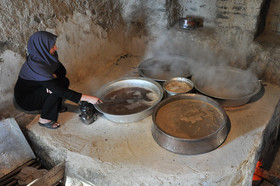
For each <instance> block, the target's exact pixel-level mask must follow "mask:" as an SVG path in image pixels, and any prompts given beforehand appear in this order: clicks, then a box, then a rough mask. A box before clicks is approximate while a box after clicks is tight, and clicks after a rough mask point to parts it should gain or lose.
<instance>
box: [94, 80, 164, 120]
mask: <svg viewBox="0 0 280 186" xmlns="http://www.w3.org/2000/svg"><path fill="white" fill-rule="evenodd" d="M127 87H139V88H145V89H147V90H150V91H152V92H153V93H154V94H155V95H156V97H155V100H153V102H152V104H151V105H149V108H147V109H145V110H142V111H140V112H138V113H134V114H122V115H116V114H111V113H108V112H106V111H104V110H102V107H101V105H95V108H96V109H97V110H98V111H99V112H101V113H102V114H103V115H104V116H105V117H106V118H107V119H109V120H111V121H113V122H117V123H130V122H136V121H140V120H142V119H144V118H146V117H148V116H149V115H151V114H152V112H153V109H154V107H155V106H156V105H157V104H158V103H159V102H160V101H161V100H162V97H163V89H162V87H161V85H160V84H159V83H157V82H156V81H154V80H152V79H149V78H144V77H126V78H121V79H117V80H114V81H111V82H109V83H107V84H105V85H104V86H102V87H101V88H100V89H98V90H97V91H96V92H95V95H96V96H97V97H99V98H101V99H104V97H105V96H106V95H108V94H110V93H112V92H113V91H116V90H120V89H123V88H127Z"/></svg>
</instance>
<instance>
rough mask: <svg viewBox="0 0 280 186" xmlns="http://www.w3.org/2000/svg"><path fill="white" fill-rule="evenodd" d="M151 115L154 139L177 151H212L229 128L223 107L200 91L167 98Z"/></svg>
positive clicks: (192, 152) (196, 152)
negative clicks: (200, 93) (199, 92)
mask: <svg viewBox="0 0 280 186" xmlns="http://www.w3.org/2000/svg"><path fill="white" fill-rule="evenodd" d="M152 116H153V125H152V135H153V137H154V139H155V141H156V142H157V143H158V144H159V145H160V146H161V147H163V148H165V149H166V150H168V151H171V152H174V153H178V154H200V153H205V152H209V151H212V150H214V149H216V148H217V147H219V146H220V145H221V144H222V143H223V142H224V141H225V139H226V137H227V135H228V133H229V130H230V121H229V118H228V117H227V115H226V112H225V111H224V109H223V108H222V107H221V106H220V105H219V104H218V103H217V102H216V101H215V100H213V99H211V98H209V97H207V96H203V95H199V94H178V95H175V96H171V97H168V98H166V99H164V100H163V101H162V102H160V103H159V104H158V105H157V106H156V108H155V109H154V112H153V115H152ZM192 127H194V128H192Z"/></svg>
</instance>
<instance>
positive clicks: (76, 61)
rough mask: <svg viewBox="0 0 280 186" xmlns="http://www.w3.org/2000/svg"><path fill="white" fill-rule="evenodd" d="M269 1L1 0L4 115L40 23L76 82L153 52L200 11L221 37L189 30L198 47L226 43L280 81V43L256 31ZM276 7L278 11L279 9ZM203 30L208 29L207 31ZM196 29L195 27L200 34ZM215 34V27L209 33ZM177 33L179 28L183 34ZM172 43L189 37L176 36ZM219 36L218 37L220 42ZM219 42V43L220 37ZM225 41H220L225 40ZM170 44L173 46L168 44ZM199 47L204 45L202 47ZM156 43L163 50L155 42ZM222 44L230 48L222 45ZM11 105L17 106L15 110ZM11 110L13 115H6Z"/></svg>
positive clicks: (0, 101)
mask: <svg viewBox="0 0 280 186" xmlns="http://www.w3.org/2000/svg"><path fill="white" fill-rule="evenodd" d="M266 2H267V0H249V1H247V0H234V1H232V0H214V1H206V0H198V1H194V0H156V1H149V0H144V1H136V0H118V1H115V0H109V1H88V0H84V1H75V0H66V1H54V0H51V1H48V0H40V1H36V0H26V1H8V0H2V1H1V2H0V12H1V14H0V29H1V34H0V73H1V74H0V111H1V112H0V114H2V115H3V113H4V111H6V112H7V111H9V109H7V107H8V106H9V105H11V104H12V97H13V86H14V84H15V82H16V79H17V74H18V72H19V70H20V67H21V65H22V63H23V62H24V60H25V47H26V43H27V40H28V38H29V36H30V35H31V34H32V33H34V32H36V31H39V30H47V31H50V32H53V33H54V34H57V35H58V41H57V45H58V48H59V51H58V53H59V57H60V60H61V61H62V62H63V63H64V65H65V66H66V68H67V69H68V77H69V78H70V80H71V81H72V82H73V83H77V82H79V81H82V80H83V79H84V78H86V77H87V76H88V75H94V73H95V71H97V70H102V69H103V68H105V67H106V64H111V63H114V62H115V61H116V60H117V59H118V58H119V57H120V56H123V55H126V54H130V55H135V56H145V55H147V53H149V51H150V49H151V46H156V45H153V44H154V43H155V42H158V40H159V39H161V38H167V37H165V35H164V33H165V32H169V31H170V32H173V30H172V29H173V28H174V27H176V26H177V24H178V19H179V18H180V17H186V16H195V17H199V18H202V19H203V21H204V22H203V28H201V29H210V30H212V31H211V32H212V33H214V34H213V35H214V36H215V37H214V39H212V40H211V42H209V43H207V42H208V41H207V40H203V39H201V38H199V35H196V34H195V32H196V30H193V31H188V35H193V37H190V38H191V40H192V41H193V42H195V43H197V46H204V47H205V46H207V47H208V49H209V50H208V51H211V48H212V47H213V46H214V47H217V46H218V47H220V48H221V49H223V47H222V46H223V44H225V45H228V46H231V45H232V46H233V47H230V49H231V50H229V51H227V52H229V53H231V54H234V53H236V55H235V56H237V55H240V52H237V51H240V50H241V49H242V48H246V49H248V48H249V49H250V52H249V53H248V54H247V53H245V54H242V55H243V58H242V60H235V61H232V64H233V65H236V66H240V67H242V68H246V67H248V66H254V67H258V68H257V72H258V76H259V77H260V78H262V79H265V80H267V81H270V82H272V83H275V84H279V85H280V78H278V77H279V73H280V65H279V61H278V59H279V55H280V52H279V47H277V46H273V47H270V46H269V45H268V46H265V47H264V46H263V45H262V44H260V43H256V42H255V41H254V39H255V33H256V31H257V29H258V23H259V22H260V21H259V20H260V15H261V11H262V7H263V4H264V3H266ZM270 4H273V5H274V6H278V9H277V8H275V7H274V8H273V11H272V14H273V15H274V16H273V15H272V16H270V18H269V19H270V21H269V23H270V24H268V25H267V28H271V29H272V30H273V31H274V32H275V33H277V32H279V25H278V22H279V21H278V22H277V20H278V19H277V18H278V17H277V16H275V14H276V13H277V10H279V9H280V8H279V3H277V0H271V3H270ZM275 12H276V13H275ZM201 29H200V30H201ZM192 32H193V33H192ZM206 34H207V33H206ZM175 35H176V34H175ZM171 39H172V40H170V41H172V43H175V45H176V44H177V43H179V44H181V43H186V42H185V41H184V39H189V38H184V37H182V38H176V37H173V38H172V37H171ZM213 40H215V42H213ZM217 41H218V42H217ZM217 43H219V45H217ZM166 48H167V49H166V50H168V46H167V47H166ZM198 48H199V47H198ZM155 50H156V49H155ZM221 51H222V50H221ZM233 56H234V55H233ZM9 112H10V111H9ZM5 116H7V114H6V115H5Z"/></svg>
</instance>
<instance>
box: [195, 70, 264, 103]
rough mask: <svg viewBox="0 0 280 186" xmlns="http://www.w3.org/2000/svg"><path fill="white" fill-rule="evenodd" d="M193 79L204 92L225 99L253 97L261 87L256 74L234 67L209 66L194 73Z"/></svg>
mask: <svg viewBox="0 0 280 186" xmlns="http://www.w3.org/2000/svg"><path fill="white" fill-rule="evenodd" d="M191 80H192V81H193V82H194V86H195V89H196V90H198V91H199V92H201V93H202V94H205V95H208V96H210V97H213V98H217V99H224V100H234V99H235V100H238V99H243V98H246V97H252V96H253V95H255V94H257V93H258V92H259V91H260V89H261V83H260V81H259V80H258V79H257V77H256V76H255V75H254V74H252V73H251V72H249V71H245V70H241V69H238V68H233V67H212V68H208V69H205V70H203V73H200V74H198V73H197V74H195V75H193V76H192V79H191Z"/></svg>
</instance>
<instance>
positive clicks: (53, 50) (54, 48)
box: [50, 45, 57, 55]
mask: <svg viewBox="0 0 280 186" xmlns="http://www.w3.org/2000/svg"><path fill="white" fill-rule="evenodd" d="M56 50H57V47H56V45H53V47H52V48H51V49H50V54H51V55H54V53H55V51H56Z"/></svg>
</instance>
